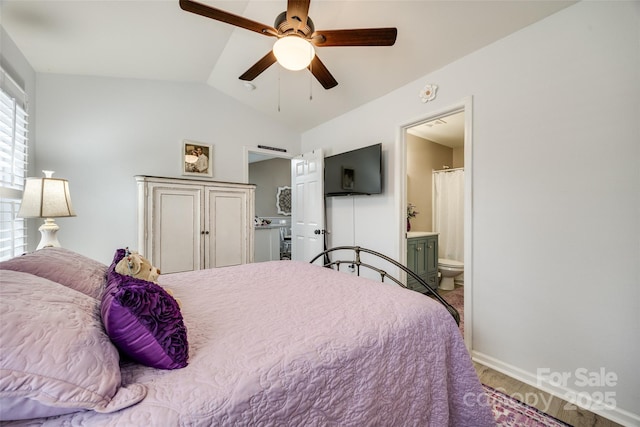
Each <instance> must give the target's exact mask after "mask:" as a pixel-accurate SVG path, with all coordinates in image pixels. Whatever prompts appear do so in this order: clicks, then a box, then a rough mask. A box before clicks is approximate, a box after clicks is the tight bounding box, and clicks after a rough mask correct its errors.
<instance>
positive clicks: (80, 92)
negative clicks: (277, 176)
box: [36, 74, 300, 262]
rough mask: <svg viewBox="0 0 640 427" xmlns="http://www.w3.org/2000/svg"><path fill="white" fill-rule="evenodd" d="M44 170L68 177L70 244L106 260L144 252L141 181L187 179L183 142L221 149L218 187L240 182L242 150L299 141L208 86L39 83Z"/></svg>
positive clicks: (48, 77)
mask: <svg viewBox="0 0 640 427" xmlns="http://www.w3.org/2000/svg"><path fill="white" fill-rule="evenodd" d="M37 93H38V105H37V111H38V114H37V120H36V123H37V135H38V138H37V140H36V150H37V153H38V155H37V158H36V170H41V169H51V170H54V171H56V174H55V175H54V176H57V177H61V178H67V179H68V180H69V186H70V191H71V198H72V201H73V204H74V207H75V210H76V212H77V214H78V216H77V217H75V218H61V219H58V220H57V222H58V224H59V225H60V227H61V230H60V232H59V239H60V242H61V244H62V246H64V247H66V248H69V249H72V250H75V251H78V252H80V253H83V254H86V255H87V256H90V257H92V258H95V259H97V260H100V261H103V262H110V261H111V258H112V256H113V252H114V250H115V249H116V248H118V247H123V246H130V247H131V248H137V240H136V236H137V234H136V232H137V225H136V224H137V223H136V186H135V181H134V178H133V177H134V175H155V176H170V177H179V176H180V174H181V165H182V163H181V150H182V146H181V141H182V140H183V139H191V140H195V141H200V142H205V143H208V144H213V180H216V181H231V182H234V181H235V182H241V181H242V180H243V173H244V165H243V162H244V157H243V156H244V151H243V147H244V146H251V147H256V146H257V145H258V144H264V145H269V146H277V147H282V148H285V149H287V150H289V151H290V152H293V153H297V152H298V149H299V143H300V136H299V134H297V133H296V132H292V131H290V130H288V129H286V128H284V127H283V126H281V125H279V124H276V123H274V122H273V121H272V120H270V119H268V118H266V117H265V116H262V115H261V114H259V113H256V112H255V111H254V110H251V109H250V108H248V107H246V106H244V105H241V104H240V103H238V102H237V101H235V100H234V99H232V98H230V97H228V96H227V95H224V94H222V93H221V92H218V91H217V90H215V89H213V88H210V87H208V86H206V85H203V84H189V83H166V82H156V81H147V80H128V79H116V78H98V77H77V76H68V75H53V74H38V76H37Z"/></svg>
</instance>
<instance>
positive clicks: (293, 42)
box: [273, 36, 316, 71]
mask: <svg viewBox="0 0 640 427" xmlns="http://www.w3.org/2000/svg"><path fill="white" fill-rule="evenodd" d="M273 54H274V55H275V56H276V59H277V60H278V63H279V64H280V65H282V66H283V67H284V68H286V69H287V70H291V71H298V70H302V69H304V68H307V67H308V66H309V64H310V63H311V61H312V60H313V57H314V56H315V55H316V51H315V49H314V48H313V45H311V43H309V42H308V41H307V40H305V39H303V38H302V37H298V36H286V37H282V38H280V39H278V40H276V42H275V43H274V45H273Z"/></svg>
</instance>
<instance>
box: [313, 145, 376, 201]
mask: <svg viewBox="0 0 640 427" xmlns="http://www.w3.org/2000/svg"><path fill="white" fill-rule="evenodd" d="M380 193H382V144H375V145H370V146H368V147H363V148H358V149H357V150H352V151H347V152H346V153H340V154H336V155H334V156H328V157H325V158H324V194H325V196H355V195H360V194H367V195H369V194H380Z"/></svg>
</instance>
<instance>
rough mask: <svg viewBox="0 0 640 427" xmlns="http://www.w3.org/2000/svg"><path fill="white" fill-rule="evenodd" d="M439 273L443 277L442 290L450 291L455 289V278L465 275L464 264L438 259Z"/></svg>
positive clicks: (452, 260)
mask: <svg viewBox="0 0 640 427" xmlns="http://www.w3.org/2000/svg"><path fill="white" fill-rule="evenodd" d="M438 271H439V272H440V275H441V276H442V280H441V281H440V289H442V290H443V291H450V290H453V288H455V284H454V282H453V280H454V278H455V277H456V276H459V275H461V274H462V273H464V263H462V262H460V261H456V260H454V259H447V258H438Z"/></svg>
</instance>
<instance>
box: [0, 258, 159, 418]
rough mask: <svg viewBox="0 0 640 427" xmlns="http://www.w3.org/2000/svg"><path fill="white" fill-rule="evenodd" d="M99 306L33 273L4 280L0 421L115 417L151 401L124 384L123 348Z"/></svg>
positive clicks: (0, 294) (0, 292)
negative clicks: (84, 414) (90, 414)
mask: <svg viewBox="0 0 640 427" xmlns="http://www.w3.org/2000/svg"><path fill="white" fill-rule="evenodd" d="M97 305H98V301H97V300H96V299H95V298H90V297H88V296H87V295H84V294H82V293H80V292H77V291H74V290H73V289H69V288H66V287H63V286H60V285H59V284H58V283H54V282H52V281H50V280H47V279H43V278H41V277H38V276H34V275H32V274H27V273H22V272H17V271H3V272H2V280H1V281H0V312H1V313H2V322H0V348H2V357H0V408H1V410H0V421H6V420H20V419H30V418H39V417H50V416H55V415H61V414H67V413H71V412H77V411H83V410H88V409H89V410H93V411H96V412H114V411H118V410H120V409H123V408H126V407H128V406H131V405H133V404H135V403H137V402H139V401H140V400H142V399H143V398H144V397H145V396H146V393H147V391H146V387H145V386H144V385H142V384H130V385H128V386H126V387H121V381H122V379H121V376H120V365H119V359H120V358H119V355H118V350H116V348H115V347H114V346H113V344H112V343H111V341H109V337H107V335H106V334H105V332H104V329H103V327H102V323H101V322H100V317H99V315H98V313H97V308H98V307H97Z"/></svg>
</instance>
